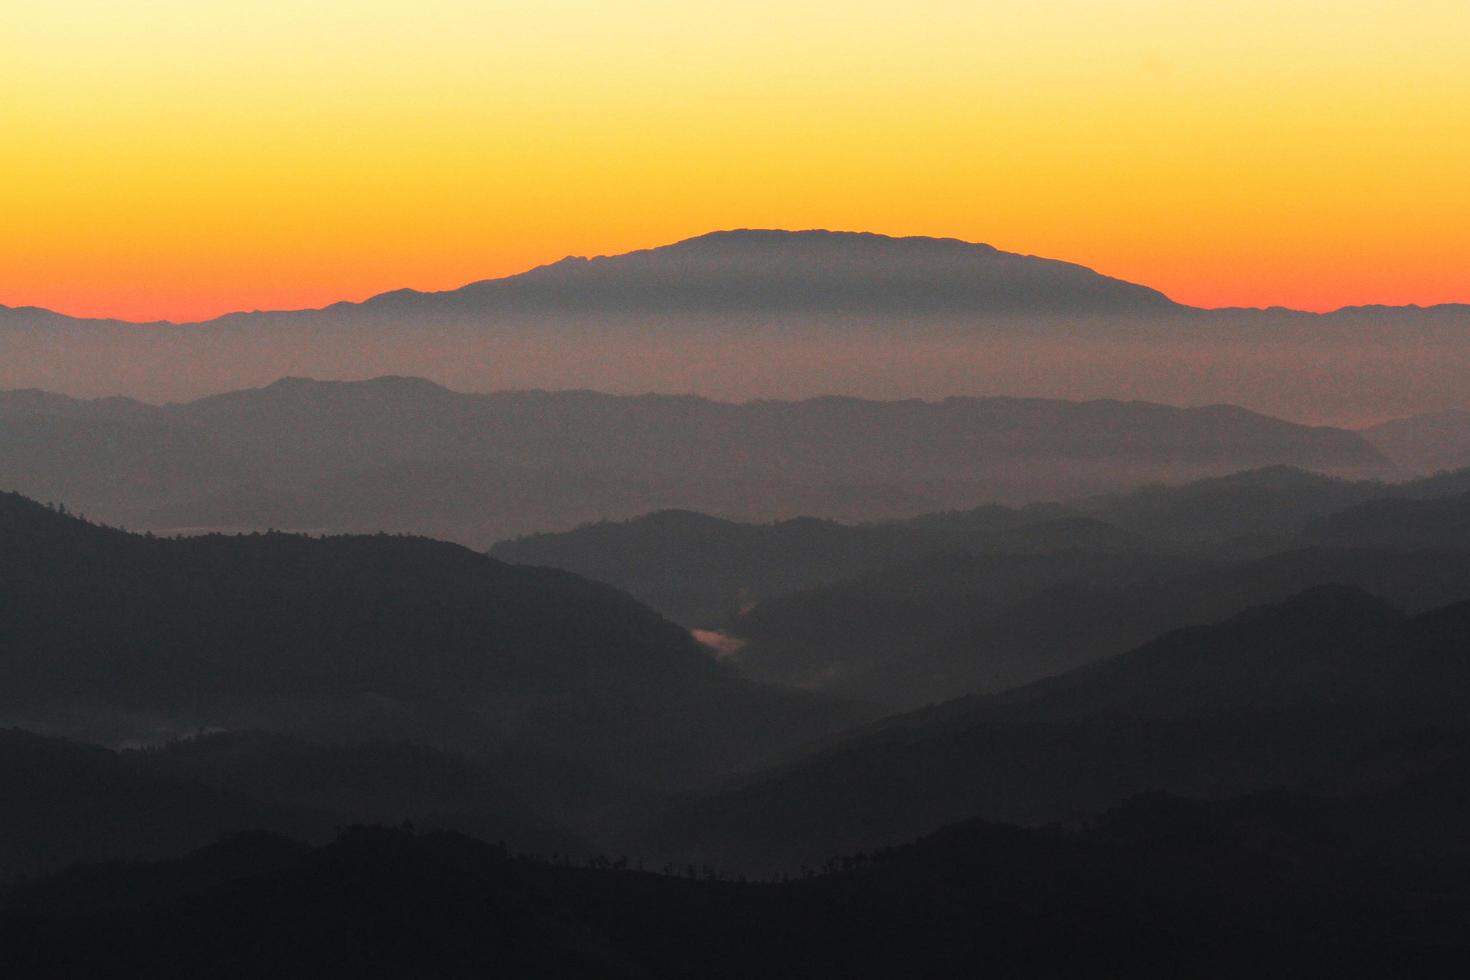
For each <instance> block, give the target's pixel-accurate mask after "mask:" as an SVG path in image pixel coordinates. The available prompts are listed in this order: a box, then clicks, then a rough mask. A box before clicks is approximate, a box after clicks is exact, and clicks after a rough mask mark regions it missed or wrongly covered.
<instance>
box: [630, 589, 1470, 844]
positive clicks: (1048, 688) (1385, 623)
mask: <svg viewBox="0 0 1470 980" xmlns="http://www.w3.org/2000/svg"><path fill="white" fill-rule="evenodd" d="M1466 628H1470V603H1461V604H1458V605H1455V606H1451V607H1448V608H1446V609H1443V610H1437V611H1431V612H1428V613H1424V614H1421V615H1419V616H1414V617H1410V616H1407V615H1405V614H1404V613H1402V612H1400V611H1398V610H1397V609H1395V608H1394V607H1392V606H1390V605H1389V604H1387V603H1385V602H1384V601H1383V600H1381V599H1378V598H1376V597H1374V596H1371V595H1368V594H1366V593H1363V592H1361V591H1358V590H1354V589H1350V588H1346V587H1342V586H1323V587H1320V588H1317V589H1314V590H1309V591H1308V592H1306V593H1302V594H1301V595H1298V596H1296V597H1294V598H1292V599H1289V600H1287V601H1285V602H1282V603H1277V604H1275V605H1272V606H1266V607H1259V608H1256V609H1253V610H1248V611H1246V612H1243V613H1240V614H1238V615H1236V616H1234V617H1232V618H1230V619H1227V620H1226V621H1224V622H1222V623H1219V624H1217V625H1213V626H1196V627H1190V628H1188V629H1183V630H1178V631H1174V632H1171V633H1167V634H1165V635H1163V636H1161V637H1159V638H1158V639H1156V640H1154V641H1152V642H1150V643H1147V644H1144V645H1142V646H1140V647H1138V648H1137V649H1135V650H1132V651H1129V652H1127V653H1122V654H1119V655H1117V656H1115V657H1113V658H1109V659H1106V660H1102V661H1100V662H1098V663H1095V664H1091V665H1088V666H1084V667H1081V668H1078V669H1076V670H1073V671H1070V672H1068V673H1065V674H1061V675H1059V676H1057V677H1054V678H1050V679H1047V680H1043V681H1040V682H1038V683H1036V684H1033V685H1028V686H1025V687H1020V688H1016V689H1014V690H1012V691H1008V692H1004V693H1001V694H997V695H992V696H987V697H972V698H967V699H961V700H957V701H952V702H947V703H945V704H941V705H935V706H931V707H929V708H926V709H923V710H921V711H918V712H914V713H910V714H907V715H900V716H895V717H892V718H889V719H885V720H883V721H882V722H879V723H876V724H874V725H873V726H871V727H870V728H869V729H868V730H867V731H865V732H859V733H857V734H854V735H850V736H848V737H844V738H838V739H834V740H832V742H831V743H830V744H829V745H828V746H827V747H826V748H824V749H823V750H821V751H819V752H817V753H816V754H814V755H812V756H811V757H809V758H807V759H806V760H804V761H799V762H795V763H792V764H790V765H788V766H784V767H781V768H779V769H776V770H774V771H772V772H769V773H766V774H763V775H758V776H752V777H749V778H747V779H745V780H742V781H739V782H735V783H732V784H731V785H730V786H728V787H727V788H726V789H725V790H724V791H722V792H720V793H716V794H713V795H709V796H707V797H705V798H704V799H702V800H698V801H695V802H692V803H690V804H688V805H687V806H685V807H683V808H682V809H680V810H679V811H677V812H676V813H675V814H674V815H672V816H671V817H669V818H666V819H665V820H663V821H661V822H660V823H659V824H658V825H657V827H656V828H655V829H652V830H650V831H649V832H648V833H647V835H646V836H644V837H642V838H640V839H641V840H644V841H647V842H648V846H652V845H653V842H655V841H656V842H658V845H659V846H661V847H663V848H666V849H667V850H668V851H669V852H671V853H681V854H685V855H697V856H701V857H702V858H703V859H705V860H723V861H727V862H739V863H742V864H746V865H751V866H756V867H773V866H774V867H785V866H790V865H791V864H793V863H799V862H802V861H813V860H820V859H821V856H822V855H823V854H831V853H841V852H845V851H846V852H850V851H855V850H861V849H871V848H872V847H875V846H880V845H883V844H891V843H895V842H899V841H903V840H906V839H910V838H912V837H913V836H915V835H917V834H920V833H924V832H925V831H926V830H928V829H929V828H933V827H937V826H941V825H943V824H945V823H948V822H951V821H953V820H956V819H959V818H961V816H962V815H965V814H970V815H976V814H978V815H980V816H983V817H985V818H987V819H993V820H1006V821H1019V822H1024V823H1050V822H1057V821H1076V820H1079V819H1085V818H1086V817H1087V816H1088V815H1090V814H1096V813H1099V812H1101V811H1102V810H1105V809H1106V808H1107V807H1109V806H1111V805H1114V804H1115V803H1117V802H1118V801H1120V800H1122V799H1125V798H1127V797H1128V796H1130V795H1133V794H1136V793H1139V792H1146V791H1158V790H1162V791H1169V792H1177V793H1184V794H1186V795H1191V796H1203V797H1222V796H1228V795H1232V794H1238V793H1245V792H1252V791H1255V790H1259V789H1263V788H1266V787H1270V786H1278V785H1287V786H1312V785H1320V784H1322V783H1323V782H1324V781H1326V780H1328V779H1329V778H1330V776H1331V774H1333V773H1334V772H1336V771H1338V770H1340V768H1341V766H1342V764H1343V761H1344V760H1346V759H1350V758H1352V757H1353V756H1355V755H1358V754H1361V753H1363V752H1365V751H1367V750H1368V749H1369V747H1371V746H1372V745H1374V744H1375V743H1377V742H1378V741H1380V740H1381V739H1383V738H1385V737H1388V736H1390V735H1393V734H1395V733H1400V732H1406V731H1412V730H1416V729H1420V728H1423V727H1425V726H1432V725H1439V726H1443V727H1446V728H1449V729H1451V730H1453V731H1459V732H1462V733H1463V731H1464V718H1465V713H1466V710H1467V708H1470V704H1467V694H1466V692H1467V691H1470V660H1467V658H1466V654H1465V650H1464V646H1463V642H1462V638H1463V635H1464V634H1463V632H1462V631H1463V630H1464V629H1466Z"/></svg>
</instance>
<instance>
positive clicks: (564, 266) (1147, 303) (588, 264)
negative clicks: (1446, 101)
mask: <svg viewBox="0 0 1470 980" xmlns="http://www.w3.org/2000/svg"><path fill="white" fill-rule="evenodd" d="M795 242H822V243H824V244H831V243H842V244H846V245H852V246H856V247H858V248H859V249H862V248H874V247H878V248H890V249H891V248H908V249H914V250H920V249H922V250H925V251H927V252H929V253H941V252H945V251H949V252H954V253H957V254H958V253H969V255H970V256H971V257H973V258H981V259H986V260H990V261H1000V262H1005V263H1012V264H1014V265H1016V266H1017V268H1016V269H1015V270H1012V271H1023V270H1028V269H1029V270H1032V271H1039V270H1043V269H1044V270H1047V271H1050V272H1054V273H1058V274H1065V275H1068V276H1072V277H1080V278H1079V279H1077V280H1076V281H1077V282H1082V281H1087V282H1090V283H1092V284H1093V285H1097V286H1106V287H1108V288H1111V289H1116V290H1118V291H1119V293H1120V294H1123V293H1126V294H1129V295H1130V296H1132V297H1133V298H1134V299H1135V300H1136V301H1137V302H1138V304H1139V305H1140V306H1141V307H1146V308H1149V309H1151V310H1154V311H1158V310H1170V311H1173V312H1177V313H1183V314H1191V313H1222V314H1252V313H1261V314H1272V313H1277V314H1279V313H1290V314H1299V315H1301V316H1305V317H1330V316H1336V315H1347V316H1351V315H1353V314H1356V313H1372V312H1385V311H1403V312H1412V311H1421V312H1424V311H1470V304H1467V303H1437V304H1429V305H1421V304H1417V303H1409V304H1402V305H1392V304H1381V303H1364V304H1350V305H1346V306H1342V307H1339V308H1336V309H1333V310H1327V311H1321V312H1319V311H1312V310H1296V309H1292V308H1290V307H1281V306H1271V307H1251V306H1224V307H1198V306H1191V305H1188V304H1184V303H1179V302H1176V301H1174V300H1172V299H1170V298H1169V297H1168V296H1167V295H1166V294H1165V293H1163V292H1161V291H1160V290H1158V289H1155V288H1154V287H1151V286H1148V285H1146V284H1142V283H1135V282H1132V281H1130V280H1127V279H1123V278H1120V277H1116V276H1109V275H1106V274H1104V273H1100V272H1098V271H1096V270H1095V269H1092V268H1090V267H1089V266H1087V265H1084V264H1082V263H1078V262H1071V261H1067V260H1064V259H1056V258H1050V257H1046V256H1039V255H1034V254H1029V253H1021V252H1010V251H1006V250H1003V249H1000V248H997V247H996V246H994V245H991V244H988V243H985V242H972V241H968V240H965V239H960V238H954V237H948V236H931V235H888V234H883V233H880V232H870V231H839V230H830V229H820V228H811V229H791V230H788V229H773V228H731V229H720V230H715V231H711V232H706V233H704V234H701V235H695V236H693V237H690V238H684V239H679V240H677V241H674V242H670V243H666V244H663V245H655V246H650V247H647V248H639V249H633V250H630V251H627V252H620V253H610V254H600V255H589V256H584V255H567V256H565V257H564V258H561V259H557V260H555V261H552V262H546V263H543V264H541V265H536V266H532V267H531V268H529V269H525V270H522V271H520V272H514V273H509V274H507V275H504V276H493V277H488V278H484V279H475V280H472V281H470V282H467V283H463V284H461V285H459V286H453V287H449V288H446V289H418V288H415V287H411V286H405V287H398V288H393V289H386V290H383V291H381V292H378V293H374V294H372V295H370V296H368V297H366V298H364V299H362V300H346V299H343V300H336V301H334V302H331V303H327V304H324V305H322V306H315V307H300V308H291V309H258V308H257V309H251V310H244V309H242V310H232V311H229V312H226V313H222V314H220V315H218V316H214V317H209V318H206V319H202V320H168V319H155V320H128V319H122V318H118V317H107V316H72V315H70V314H67V313H63V312H60V311H57V310H52V309H48V308H45V307H40V306H33V305H20V306H8V305H6V304H3V303H0V314H5V313H13V314H25V315H30V316H37V315H43V316H46V317H54V318H59V319H63V320H68V321H73V322H77V323H95V324H127V325H133V326H139V327H199V326H209V325H223V324H225V323H227V322H232V321H236V320H239V319H242V318H247V317H255V316H268V317H277V316H300V315H310V314H318V313H333V312H336V313H340V312H344V311H349V310H365V311H372V310H380V309H387V308H391V307H394V306H402V305H414V304H419V305H421V304H423V303H426V302H432V301H443V300H446V299H450V298H454V297H468V296H484V295H488V294H491V293H493V292H495V291H497V290H504V289H507V288H511V289H514V288H520V287H521V286H522V285H524V284H526V283H534V284H541V283H557V282H559V281H560V282H562V283H563V284H565V280H566V278H567V275H568V274H569V273H570V274H572V275H576V274H581V273H585V272H589V271H591V272H594V273H597V272H601V271H603V270H606V269H608V268H610V267H613V266H617V265H619V264H626V263H640V262H644V261H647V260H650V259H668V258H670V257H674V258H678V257H681V256H683V255H685V254H688V253H690V252H692V251H697V250H698V249H700V248H708V247H711V246H724V245H728V244H731V243H736V244H740V245H745V246H754V245H762V246H765V247H767V248H770V247H772V246H781V245H789V244H792V243H795ZM725 258H726V259H728V258H729V256H728V255H726V256H725ZM890 285H891V284H890ZM1048 308H1049V307H1048Z"/></svg>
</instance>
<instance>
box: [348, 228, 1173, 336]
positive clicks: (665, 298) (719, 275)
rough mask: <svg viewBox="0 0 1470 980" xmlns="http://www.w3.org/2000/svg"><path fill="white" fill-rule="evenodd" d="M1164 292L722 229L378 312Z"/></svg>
mask: <svg viewBox="0 0 1470 980" xmlns="http://www.w3.org/2000/svg"><path fill="white" fill-rule="evenodd" d="M1172 308H1174V304H1173V303H1172V302H1170V300H1169V299H1168V298H1167V297H1166V296H1164V295H1163V294H1162V293H1160V292H1157V291H1156V290H1153V289H1149V288H1147V287H1145V286H1138V285H1134V284H1133V283H1129V282H1124V281H1122V280H1120V279H1112V278H1109V277H1107V276H1102V275H1099V274H1098V273H1096V272H1093V271H1092V270H1091V269H1088V268H1085V267H1083V266H1080V265H1074V264H1072V263H1070V262H1058V261H1056V260H1053V259H1043V258H1037V257H1036V256H1031V255H1016V254H1014V253H1011V252H1002V251H1000V250H999V249H996V248H992V247H991V246H989V245H980V244H974V243H971V242H962V241H959V240H957V239H953V238H922V237H919V238H891V237H889V236H887V235H875V234H868V233H851V232H832V231H797V232H790V231H773V230H737V231H722V232H714V233H712V234H708V235H701V236H700V237H698V238H691V239H688V240H686V241H682V242H678V243H676V244H673V245H667V246H664V247H662V248H653V249H644V250H641V251H637V252H630V253H628V254H626V255H615V256H603V257H599V258H593V259H587V258H579V257H568V258H565V259H563V260H561V261H560V262H556V263H553V264H551V265H547V266H542V267H540V268H537V269H532V270H531V271H529V272H526V273H522V274H521V275H516V276H508V277H506V278H504V279H490V280H485V281H483V282H476V283H471V284H469V285H468V286H463V287H461V288H459V289H454V290H450V291H448V292H442V293H421V292H416V291H414V290H399V291H397V292H392V293H386V294H384V295H382V296H376V297H374V298H372V299H370V300H368V301H367V302H365V303H363V304H362V309H363V310H364V311H366V312H371V313H374V314H382V313H384V312H386V311H391V312H392V313H393V314H395V315H408V316H414V317H434V316H443V315H446V314H463V313H473V314H477V315H481V316H483V315H487V314H492V313H505V312H517V313H525V312H536V313H553V314H560V315H567V314H577V313H583V314H589V313H590V314H596V315H614V316H616V315H619V314H639V315H654V316H659V315H691V314H692V315H701V314H703V315H709V314H721V313H731V312H734V313H742V314H749V313H760V314H800V315H807V314H814V313H816V314H834V313H857V314H862V315H870V316H871V315H880V314H890V315H911V314H915V313H917V314H931V315H932V314H965V315H977V314H995V313H1021V312H1024V313H1043V312H1045V313H1119V312H1144V311H1160V310H1169V309H1172Z"/></svg>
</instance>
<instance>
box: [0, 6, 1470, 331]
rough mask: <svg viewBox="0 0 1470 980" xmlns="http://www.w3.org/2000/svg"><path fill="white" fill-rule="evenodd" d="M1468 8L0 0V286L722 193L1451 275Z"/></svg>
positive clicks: (302, 298)
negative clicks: (0, 51) (2, 5)
mask: <svg viewBox="0 0 1470 980" xmlns="http://www.w3.org/2000/svg"><path fill="white" fill-rule="evenodd" d="M792 8H796V9H792ZM1282 8H1289V9H1282ZM1466 38H1470V4H1467V3H1465V2H1464V0H1398V2H1395V3H1387V2H1384V3H1380V2H1368V0H1339V2H1335V3H1328V2H1316V0H1297V2H1292V3H1289V4H1288V3H1281V2H1279V0H1272V2H1268V0H1238V2H1236V3H1233V4H1219V3H1213V2H1211V3H1203V2H1191V0H1170V2H1164V0H1122V2H1116V3H1106V4H1104V3H1098V2H1093V0H1032V2H1030V3H1027V4H1024V5H1022V4H1004V5H1001V4H977V3H974V2H952V0H911V2H909V3H907V4H894V3H889V2H876V0H847V2H843V3H811V4H791V3H790V2H777V0H747V2H745V3H742V4H739V5H727V4H695V3H689V2H683V3H673V2H661V0H602V2H596V3H592V2H577V0H543V2H541V3H537V4H534V5H533V4H515V5H511V4H502V3H484V2H471V0H418V2H414V3H407V2H400V0H318V2H315V3H312V4H301V3H297V2H287V0H219V2H213V3H208V4H200V3H197V2H192V0H191V2H185V0H134V2H129V3H124V2H121V0H49V2H47V3H44V4H43V3H39V2H22V3H19V4H17V5H16V6H15V7H12V8H8V9H7V11H6V15H5V17H4V18H3V19H0V44H3V46H4V50H5V52H6V57H5V58H4V59H3V60H0V91H4V92H5V93H6V94H5V97H4V98H3V99H0V134H3V136H0V303H5V304H9V305H39V306H45V307H50V308H53V309H57V310H61V311H63V312H67V313H73V314H82V315H113V316H120V317H124V318H129V319H150V318H156V317H165V318H171V319H197V318H202V317H207V316H210V315H214V314H218V313H222V312H226V311H229V310H235V309H254V308H290V307H303V306H317V305H322V304H325V303H328V302H332V301H335V300H338V299H361V298H364V297H366V296H368V295H371V294H373V293H376V292H381V291H383V290H387V289H392V288H396V287H400V286H413V287H417V288H420V289H442V288H450V287H453V286H457V285H460V284H462V283H464V282H467V281H471V280H474V279H480V278H486V277H489V276H496V275H503V274H508V273H512V272H517V271H520V270H522V269H525V268H527V267H529V266H532V265H536V264H539V263H542V262H546V261H550V260H554V259H556V258H560V257H561V256H563V255H566V254H569V253H570V254H601V253H613V252H621V251H626V250H628V249H632V248H639V247H646V246H649V245H657V244H662V243H666V242H670V241H674V240H677V239H679V238H684V237H688V236H691V235H696V234H700V233H703V232H705V231H710V230H713V229H717V228H730V227H750V226H754V227H787V228H807V227H827V228H839V229H851V230H872V231H881V232H886V233H889V234H931V235H948V236H955V237H959V238H966V239H971V240H977V241H986V242H989V243H991V244H993V245H996V246H998V247H1000V248H1005V249H1010V250H1014V251H1021V252H1031V253H1036V254H1042V255H1048V256H1052V257H1057V258H1064V259H1070V260H1073V261H1078V262H1082V263H1085V264H1087V265H1090V266H1092V267H1094V268H1096V269H1098V270H1099V271H1102V272H1105V273H1108V274H1111V275H1116V276H1121V277H1123V278H1127V279H1132V280H1134V281H1138V282H1143V283H1146V284H1149V285H1152V286H1155V287H1157V288H1160V289H1162V290H1164V291H1165V292H1166V293H1168V294H1169V295H1171V296H1173V297H1174V298H1176V299H1178V300H1181V301H1185V302H1191V303H1197V304H1201V305H1236V304H1239V305H1268V304H1281V305H1289V306H1296V307H1301V308H1308V309H1327V308H1333V307H1337V306H1341V305H1345V304H1351V303H1369V302H1379V303H1409V302H1416V303H1422V304H1428V303H1437V302H1448V301H1470V180H1467V179H1466V174H1467V173H1470V57H1466V55H1465V45H1466Z"/></svg>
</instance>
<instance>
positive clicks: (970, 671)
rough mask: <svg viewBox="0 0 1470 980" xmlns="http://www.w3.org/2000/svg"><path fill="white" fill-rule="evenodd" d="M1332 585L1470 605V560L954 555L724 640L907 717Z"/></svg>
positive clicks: (735, 659) (860, 582) (749, 662)
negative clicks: (914, 711) (937, 704)
mask: <svg viewBox="0 0 1470 980" xmlns="http://www.w3.org/2000/svg"><path fill="white" fill-rule="evenodd" d="M1332 584H1339V585H1351V586H1354V587H1356V588H1360V589H1363V590H1365V591H1367V592H1370V593H1372V594H1373V595H1375V596H1380V597H1383V598H1385V599H1388V600H1389V601H1391V602H1393V603H1395V604H1396V605H1399V606H1400V607H1401V608H1405V609H1408V610H1410V611H1412V612H1416V613H1417V612H1423V611H1427V610H1429V609H1432V608H1436V607H1439V606H1444V605H1448V604H1451V603H1454V602H1459V601H1461V600H1467V599H1470V550H1464V549H1460V550H1450V549H1440V550H1427V551H1413V552H1405V551H1398V550H1392V549H1346V548H1294V549H1292V550H1288V551H1283V552H1280V553H1276V554H1271V555H1267V556H1264V557H1261V558H1252V559H1249V560H1245V561H1241V560H1228V561H1226V560H1221V559H1220V558H1219V557H1215V556H1210V555H1208V554H1171V553H1168V552H1154V553H1149V552H1145V551H1116V552H1107V551H1095V552H1088V551H1077V552H1060V553H1056V554H1052V555H1038V556H1032V557H1024V556H1016V555H1004V556H974V555H940V556H935V557H932V558H929V559H926V560H923V561H916V562H910V563H906V564H900V565H895V566H892V567H890V568H886V569H883V570H881V571H879V572H875V573H870V574H867V575H863V576H859V577H856V578H854V579H852V580H850V581H846V582H840V583H836V584H833V585H828V586H824V587H821V588H815V589H811V590H805V591H799V592H795V593H792V594H790V595H786V596H781V597H778V598H775V599H771V600H768V601H765V602H762V603H758V604H756V605H754V606H753V607H752V608H750V609H749V610H748V611H747V612H745V613H744V614H742V615H741V616H740V617H738V618H736V619H735V620H733V621H732V622H731V623H730V624H729V625H728V626H727V627H726V628H725V630H724V633H723V635H724V636H725V637H726V638H727V639H726V642H727V643H728V644H729V645H730V647H731V650H732V652H731V653H730V654H729V655H728V662H729V663H731V664H733V665H735V666H737V667H738V668H739V669H740V670H742V671H743V672H744V673H746V674H747V675H748V676H751V677H754V678H758V679H761V680H765V681H768V682H773V683H781V684H790V685H794V686H798V687H804V688H808V689H810V690H814V691H820V692H824V693H827V694H831V695H835V696H842V697H849V698H857V699H860V700H867V701H873V702H876V703H880V704H885V705H888V706H890V707H892V708H894V709H908V708H913V707H917V706H919V705H922V704H925V703H932V702H937V701H944V700H948V699H950V698H955V697H959V696H961V695H965V694H971V693H983V692H993V691H999V690H1003V689H1005V688H1007V687H1014V686H1017V685H1020V684H1027V683H1031V682H1033V681H1037V680H1040V679H1041V678H1043V677H1047V676H1050V675H1052V674H1057V673H1061V672H1063V671H1066V670H1070V669H1072V668H1074V667H1078V666H1081V665H1082V664H1086V663H1089V662H1091V661H1094V660H1098V659H1101V658H1104V657H1108V656H1112V655H1113V654H1116V653H1121V652H1123V651H1125V650H1128V649H1130V648H1131V647H1134V646H1137V645H1138V644H1141V643H1144V642H1146V641H1147V640H1149V639H1151V638H1152V637H1154V636H1157V635H1159V634H1161V633H1164V632H1167V631H1169V630H1173V629H1179V628H1182V627H1186V626H1194V625H1199V624H1203V623H1214V622H1218V621H1220V620H1223V619H1226V618H1228V617H1230V616H1233V615H1235V614H1237V613H1240V612H1243V611H1245V610H1246V609H1249V608H1251V607H1252V606H1258V605H1264V604H1268V603H1272V602H1280V601H1282V600H1285V599H1287V598H1289V597H1290V596H1292V595H1294V594H1296V593H1298V592H1301V591H1303V590H1305V589H1310V588H1314V587H1317V586H1324V585H1332Z"/></svg>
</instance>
